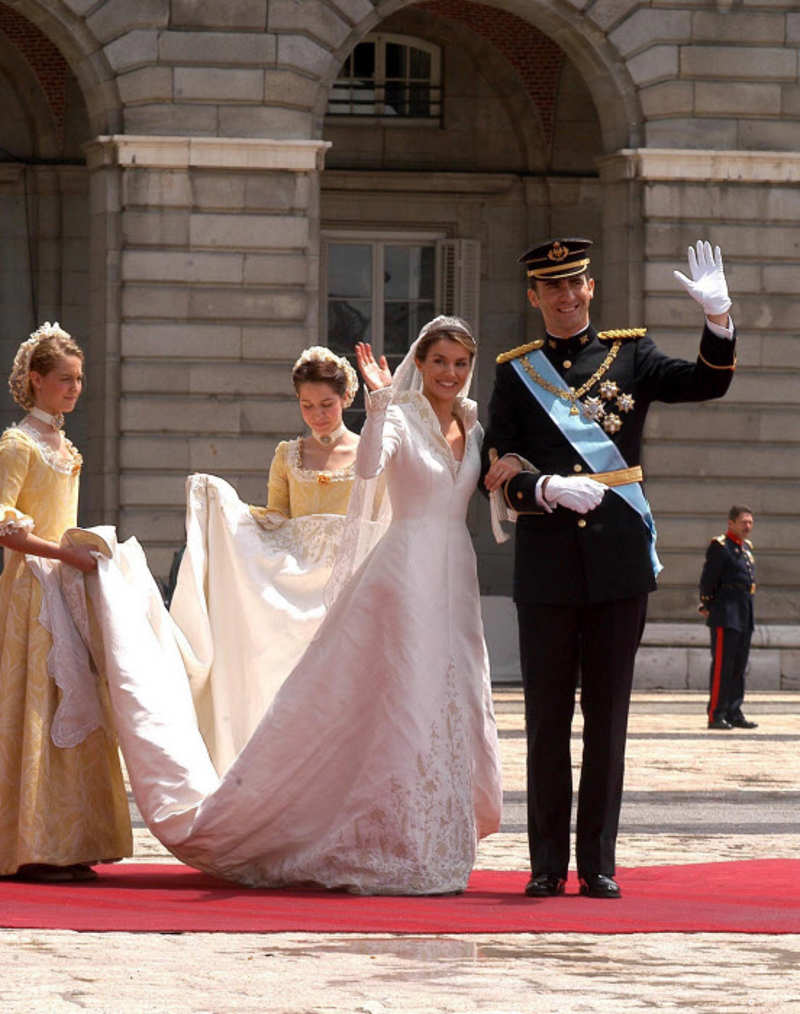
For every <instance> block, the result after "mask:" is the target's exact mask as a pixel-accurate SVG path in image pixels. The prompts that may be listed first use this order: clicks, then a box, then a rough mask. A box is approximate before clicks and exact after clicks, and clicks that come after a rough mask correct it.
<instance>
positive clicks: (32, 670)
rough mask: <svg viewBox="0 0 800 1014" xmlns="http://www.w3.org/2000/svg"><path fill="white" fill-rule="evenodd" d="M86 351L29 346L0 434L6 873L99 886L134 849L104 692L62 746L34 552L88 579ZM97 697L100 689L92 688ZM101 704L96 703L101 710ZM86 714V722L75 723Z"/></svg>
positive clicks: (0, 741)
mask: <svg viewBox="0 0 800 1014" xmlns="http://www.w3.org/2000/svg"><path fill="white" fill-rule="evenodd" d="M82 383H83V353H82V351H81V350H80V348H79V347H78V346H77V345H76V344H75V342H73V341H72V339H71V338H70V336H69V335H68V334H67V333H66V332H65V331H63V330H62V329H61V328H60V327H59V326H58V324H57V323H56V324H53V325H51V324H49V323H47V324H44V325H43V326H42V327H41V328H39V330H38V331H36V332H34V334H33V335H31V338H30V339H29V340H28V341H26V342H23V343H22V345H21V346H20V348H19V350H18V352H17V355H16V358H15V360H14V368H13V370H12V372H11V377H10V378H9V387H10V388H11V393H12V395H13V397H14V400H15V401H16V402H17V404H19V405H20V407H21V408H23V409H25V410H26V412H27V413H28V414H27V415H26V416H25V418H24V419H23V420H22V421H21V422H20V423H19V424H18V425H16V426H11V427H10V428H9V429H7V430H5V432H4V433H3V434H2V436H0V545H2V546H3V547H4V566H3V573H2V576H0V875H1V876H8V875H12V874H16V875H17V876H19V877H22V878H25V879H33V880H46V881H68V880H83V879H91V878H93V877H94V876H95V875H96V874H95V872H94V870H92V869H91V864H93V863H96V862H99V861H101V860H104V859H115V858H121V857H122V856H126V855H130V854H131V853H132V840H131V826H130V818H129V815H128V805H127V798H126V794H125V786H124V783H123V779H122V773H121V770H120V764H119V755H118V752H117V744H116V741H115V738H114V736H113V733H112V732H111V731H110V730H111V728H112V726H111V723H110V720H108V715H109V709H108V703H107V696H106V695H107V691H106V688H105V686H104V685H102V684H101V683H100V681H99V680H98V681H96V697H97V698H98V700H94V701H92V704H93V706H94V708H95V709H96V710H97V715H98V716H102V718H101V720H100V724H99V725H98V724H97V721H95V722H94V723H93V722H92V721H91V720H89V721H88V726H92V725H93V724H94V727H93V728H91V729H89V731H85V730H84V731H79V732H77V733H75V729H74V726H73V728H72V733H71V740H76V739H78V740H79V742H76V743H74V745H72V744H71V745H69V746H66V747H65V746H57V745H56V743H54V741H53V734H54V733H53V721H54V717H55V715H56V712H57V710H58V708H59V704H60V703H61V696H62V691H61V690H60V689H59V686H58V685H57V682H56V679H55V677H56V676H58V675H59V674H58V673H53V672H52V671H51V670H52V669H53V666H54V665H58V662H54V656H55V655H57V652H55V651H52V649H53V638H52V637H51V634H50V633H49V632H48V630H47V629H46V628H45V627H44V626H43V625H42V623H41V622H40V620H41V619H42V600H43V591H42V586H41V584H40V582H39V580H38V579H37V577H36V576H35V574H34V569H33V567H32V565H31V563H30V562H28V561H27V560H26V555H30V556H34V557H39V558H44V559H45V560H56V561H60V562H61V564H67V565H69V566H71V567H76V568H77V569H78V570H81V571H83V572H85V573H90V572H91V571H93V570H94V569H95V568H96V566H97V564H96V561H95V559H94V557H93V556H92V554H91V553H90V551H89V550H88V549H86V548H85V547H70V546H62V545H60V544H59V540H60V538H61V536H62V534H63V533H64V532H65V531H66V530H67V529H68V528H71V527H73V526H75V525H76V523H77V506H78V482H79V478H80V470H81V463H82V459H81V456H80V454H79V453H78V451H77V450H76V449H75V448H74V447H73V445H72V444H71V443H70V441H69V440H68V439H67V438H66V436H65V435H64V433H63V432H62V430H61V426H62V424H63V421H64V413H67V412H71V411H72V409H73V408H74V407H75V404H76V402H77V400H78V397H79V395H80V393H81V387H82ZM89 692H90V694H92V693H94V690H92V689H91V688H90V691H89ZM98 705H99V707H98ZM78 718H80V716H78Z"/></svg>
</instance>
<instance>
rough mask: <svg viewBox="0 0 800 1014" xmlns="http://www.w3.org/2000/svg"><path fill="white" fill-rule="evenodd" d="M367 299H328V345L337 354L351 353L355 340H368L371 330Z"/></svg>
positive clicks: (370, 310) (370, 309) (369, 306)
mask: <svg viewBox="0 0 800 1014" xmlns="http://www.w3.org/2000/svg"><path fill="white" fill-rule="evenodd" d="M371 315H372V304H371V303H370V301H369V300H361V299H359V300H355V299H351V300H345V299H329V300H328V346H329V347H330V348H331V349H333V351H334V352H336V353H337V354H338V355H345V354H352V352H353V347H354V345H355V343H356V342H361V341H369V340H370V337H371V331H372V319H371Z"/></svg>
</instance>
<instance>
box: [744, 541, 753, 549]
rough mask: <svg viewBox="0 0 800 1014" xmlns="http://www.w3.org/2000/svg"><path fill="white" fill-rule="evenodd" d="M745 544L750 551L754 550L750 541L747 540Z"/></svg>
mask: <svg viewBox="0 0 800 1014" xmlns="http://www.w3.org/2000/svg"><path fill="white" fill-rule="evenodd" d="M744 544H745V545H746V546H747V548H748V549H752V548H753V543H752V542H751V541H750V540H749V539H745V540H744Z"/></svg>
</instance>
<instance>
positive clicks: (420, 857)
mask: <svg viewBox="0 0 800 1014" xmlns="http://www.w3.org/2000/svg"><path fill="white" fill-rule="evenodd" d="M474 355H475V343H474V340H473V338H472V336H471V334H470V332H469V330H468V328H467V327H466V325H465V324H464V323H463V322H462V321H460V320H458V319H456V318H452V317H437V318H436V319H435V320H433V321H431V322H430V323H429V324H427V325H426V326H425V327H424V328H423V329H422V331H421V332H420V335H419V337H418V338H417V340H416V341H415V342H414V343H413V345H412V347H411V349H410V351H409V353H408V355H407V356H406V358H405V359H404V360H403V362H402V363H401V365H400V367H399V368H398V370H397V373H396V375H395V377H394V378H391V376H390V374H389V371H388V369H387V368H386V363H385V360H383V359H382V360H381V362H380V364H378V363H376V362H375V361H374V359H373V357H372V353H371V350H370V348H369V346H364V345H362V346H360V347H359V349H358V361H359V365H360V368H361V370H362V373H363V375H364V378H365V381H366V383H367V386H368V387H369V388H370V389H371V393H370V394H369V396H368V399H367V400H368V405H367V421H366V424H365V426H364V430H363V432H362V435H361V441H360V443H359V448H358V453H357V457H356V465H355V468H356V474H357V476H358V478H357V481H356V484H355V488H354V491H353V495H352V497H351V501H350V508H349V510H348V518H347V522H346V531H345V536H344V539H343V543H342V548H341V552H340V555H339V557H338V559H337V565H336V568H335V571H336V572H335V574H334V577H333V579H332V580H333V581H334V585H336V584H337V582H339V586H340V588H341V590H340V591H339V592H338V595H337V596H336V597H335V599H334V601H333V604H332V606H331V608H330V609H329V611H328V613H327V615H326V617H325V619H324V620H323V622H322V624H321V626H320V627H319V629H318V631H317V634H316V636H315V637H314V639H313V640H312V642H311V644H310V645H309V647H308V649H307V650H306V652H305V653H304V655H303V656H302V658H301V659H300V661H299V662H298V664H297V665H296V666H295V668H294V670H293V671H292V673H291V674H290V675H289V677H288V678H287V679H286V681H285V682H284V683H283V685H282V686H281V688H280V689H279V691H278V693H277V695H276V696H275V699H274V700H273V702H272V704H271V706H270V707H269V709H268V710H267V712H266V713H265V715H264V716H263V718H262V719H261V721H260V722H259V724H258V726H257V728H256V729H255V732H254V733H253V735H252V737H251V739H250V740H249V742H248V743H247V744H246V746H245V747H244V748H243V749H242V751H241V753H240V754H239V755H238V757H237V758H236V760H235V761H234V762H233V764H232V765H231V767H230V768H229V769H228V770H227V771H226V772H225V774H224V775H223V776H222V778H220V777H219V776H218V775H217V774H216V772H215V771H214V768H213V766H212V764H211V762H210V760H209V758H208V753H207V751H206V750H205V747H204V745H203V742H202V739H201V738H200V736H199V733H198V731H197V724H196V721H195V719H194V713H193V710H192V706H191V699H190V696H189V691H188V689H187V686H186V679H185V675H184V670H183V667H182V662H181V659H180V656H179V654H178V652H177V650H176V649H175V646H174V643H172V644H171V643H170V630H169V626H168V624H165V623H164V622H163V617H162V616H161V613H159V609H161V611H162V612H163V607H161V605H160V600H159V598H158V592H157V589H156V588H155V586H154V583H153V582H152V579H151V578H150V577H149V574H148V573H147V570H146V567H145V565H144V562H143V556H142V554H141V551H140V550H139V549H138V547H137V546H136V544H135V541H134V540H129V542H128V543H126V544H125V545H124V546H122V547H117V548H116V549H115V550H114V555H113V558H112V559H110V560H101V561H99V565H98V569H97V576H96V577H91V578H90V579H89V585H90V594H91V597H92V600H93V603H94V608H95V610H96V615H97V618H98V621H99V626H100V629H101V630H102V641H103V649H104V663H105V670H106V674H107V676H108V678H109V682H110V687H111V695H112V700H113V705H114V711H115V717H116V721H117V729H118V734H119V737H120V742H121V744H122V748H123V752H124V754H125V759H126V762H127V766H128V770H129V773H130V776H131V783H132V786H133V789H134V792H135V795H136V800H137V803H138V805H139V808H140V810H141V811H142V814H143V816H144V817H145V820H146V821H147V823H148V825H149V826H150V829H151V830H152V831H153V832H154V833H155V834H156V836H157V837H159V839H160V840H161V841H162V842H163V843H164V844H165V845H166V846H167V847H168V848H169V849H170V850H171V851H172V852H173V853H174V854H175V855H176V856H177V857H178V858H180V859H183V860H184V861H185V862H187V863H189V864H191V865H192V866H195V867H198V868H199V869H202V870H205V871H207V872H209V873H213V874H217V875H219V876H221V877H226V878H229V879H231V880H235V881H239V882H241V883H245V884H250V885H253V886H276V887H277V886H281V885H287V884H297V883H309V882H310V883H314V884H319V885H322V886H325V887H330V888H345V889H348V890H350V891H353V892H359V893H368V894H438V893H447V892H452V891H461V890H463V889H464V888H465V887H466V884H467V880H468V877H469V874H470V871H471V869H472V866H473V864H474V860H475V853H476V845H477V841H478V839H479V838H480V837H482V836H484V835H487V834H490V833H492V832H493V831H496V830H497V828H498V826H499V819H500V804H501V786H500V764H499V758H498V748H497V732H496V727H495V722H494V716H493V713H492V705H491V688H490V683H489V668H488V659H487V654H486V647H485V644H484V640H483V636H482V626H481V614H480V601H479V595H478V585H477V578H476V569H475V556H474V552H473V549H472V544H471V542H470V538H469V533H468V531H467V528H466V523H465V515H466V509H467V504H468V502H469V499H470V496H471V493H472V491H473V490H474V489H475V486H476V482H477V477H478V472H479V469H480V461H479V457H480V455H479V451H480V442H481V428H480V425H479V423H478V421H477V412H476V406H475V403H474V402H472V401H470V400H468V399H467V398H466V391H467V389H468V386H469V381H470V377H471V374H472V367H473V361H474ZM381 473H383V474H385V477H386V487H387V491H388V498H389V500H390V503H391V510H392V520H391V523H390V525H389V527H388V529H387V530H386V532H385V534H384V535H383V536H382V538H381V539H380V541H378V543H377V545H375V546H374V548H372V549H371V550H369V539H368V538H367V539H366V540H364V539H363V538H362V536H363V534H364V525H366V526H367V530H368V529H369V519H370V517H371V511H372V506H371V500H372V495H373V488H372V487H373V486H374V483H375V478H376V476H378V475H379V474H381ZM364 548H366V550H367V555H366V557H365V558H364V559H363V560H362V559H361V555H362V551H363V550H364ZM148 581H149V585H148ZM93 584H94V586H93V587H92V585H93ZM143 600H144V601H146V604H147V607H148V608H147V612H145V611H143V610H142V609H141V602H142V601H143Z"/></svg>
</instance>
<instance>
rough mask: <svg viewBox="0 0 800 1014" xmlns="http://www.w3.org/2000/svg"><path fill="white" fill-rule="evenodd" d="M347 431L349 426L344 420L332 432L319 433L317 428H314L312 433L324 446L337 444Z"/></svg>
mask: <svg viewBox="0 0 800 1014" xmlns="http://www.w3.org/2000/svg"><path fill="white" fill-rule="evenodd" d="M346 432H347V427H346V426H345V424H344V423H343V422H342V423H339V425H338V426H337V427H336V429H335V430H333V432H331V433H317V431H316V430H314V429H312V430H311V435H312V436H313V438H314V439H315V440H316V441H317V443H318V444H322V446H323V447H333V445H334V444H337V443H338V442H339V441H340V440H341V439H342V437H343V436H344V435H345V433H346Z"/></svg>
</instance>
